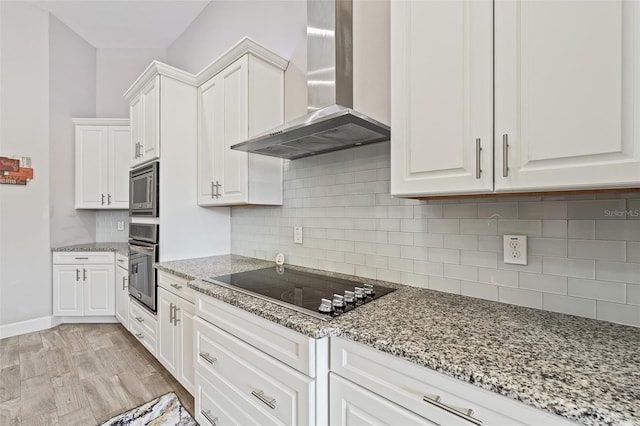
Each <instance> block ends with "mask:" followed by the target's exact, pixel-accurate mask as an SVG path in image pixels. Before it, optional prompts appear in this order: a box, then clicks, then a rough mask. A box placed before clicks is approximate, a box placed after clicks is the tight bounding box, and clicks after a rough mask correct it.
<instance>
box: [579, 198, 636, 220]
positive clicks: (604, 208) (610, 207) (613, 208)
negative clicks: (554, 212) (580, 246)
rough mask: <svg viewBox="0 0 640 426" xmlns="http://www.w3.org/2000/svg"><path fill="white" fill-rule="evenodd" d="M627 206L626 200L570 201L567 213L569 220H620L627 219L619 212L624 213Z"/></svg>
mask: <svg viewBox="0 0 640 426" xmlns="http://www.w3.org/2000/svg"><path fill="white" fill-rule="evenodd" d="M626 206H627V203H626V200H625V199H617V200H584V201H569V202H568V210H567V212H568V218H569V219H593V220H598V219H607V220H620V219H625V217H624V214H623V215H622V216H620V215H619V213H618V212H624V211H625V210H626Z"/></svg>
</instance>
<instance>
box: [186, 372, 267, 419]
mask: <svg viewBox="0 0 640 426" xmlns="http://www.w3.org/2000/svg"><path fill="white" fill-rule="evenodd" d="M231 393H232V392H229V391H228V390H227V389H225V386H224V385H222V386H221V383H220V382H218V386H217V387H216V386H214V385H212V384H211V382H209V381H208V380H207V379H206V378H205V377H204V376H203V375H201V374H198V373H196V394H195V399H196V413H195V415H196V421H197V422H198V423H199V424H201V425H202V426H205V425H211V426H225V425H253V424H258V422H256V421H255V420H253V419H252V418H250V417H249V416H248V415H247V413H246V412H245V411H244V410H242V409H241V408H239V407H238V406H237V405H235V404H234V403H233V402H232V400H231V399H230V398H229V395H230V394H231Z"/></svg>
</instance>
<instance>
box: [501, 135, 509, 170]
mask: <svg viewBox="0 0 640 426" xmlns="http://www.w3.org/2000/svg"><path fill="white" fill-rule="evenodd" d="M502 176H503V177H507V176H509V135H507V134H506V133H505V134H504V135H502Z"/></svg>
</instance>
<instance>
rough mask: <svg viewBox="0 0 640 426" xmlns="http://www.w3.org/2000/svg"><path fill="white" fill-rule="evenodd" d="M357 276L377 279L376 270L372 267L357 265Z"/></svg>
mask: <svg viewBox="0 0 640 426" xmlns="http://www.w3.org/2000/svg"><path fill="white" fill-rule="evenodd" d="M356 276H358V277H363V278H373V279H376V277H377V273H376V268H373V267H371V266H363V265H356Z"/></svg>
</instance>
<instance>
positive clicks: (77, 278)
mask: <svg viewBox="0 0 640 426" xmlns="http://www.w3.org/2000/svg"><path fill="white" fill-rule="evenodd" d="M78 281H80V269H77V268H76V282H78Z"/></svg>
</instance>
